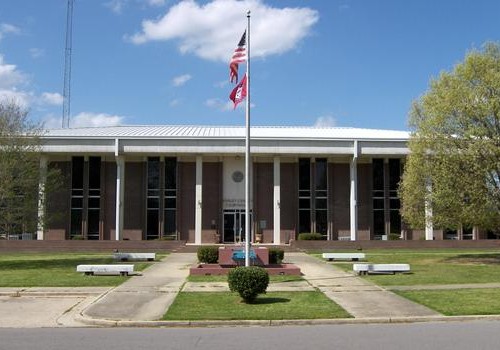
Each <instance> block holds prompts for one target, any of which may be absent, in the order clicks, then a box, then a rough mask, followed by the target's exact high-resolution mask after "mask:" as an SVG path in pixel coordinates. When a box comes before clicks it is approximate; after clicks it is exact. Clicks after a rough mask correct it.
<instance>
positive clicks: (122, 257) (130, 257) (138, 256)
mask: <svg viewBox="0 0 500 350" xmlns="http://www.w3.org/2000/svg"><path fill="white" fill-rule="evenodd" d="M113 258H114V259H115V260H119V261H139V260H147V261H154V260H155V259H156V253H113Z"/></svg>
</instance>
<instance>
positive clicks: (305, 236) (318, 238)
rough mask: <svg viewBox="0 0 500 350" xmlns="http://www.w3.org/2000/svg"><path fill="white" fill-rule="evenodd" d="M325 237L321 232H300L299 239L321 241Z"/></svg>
mask: <svg viewBox="0 0 500 350" xmlns="http://www.w3.org/2000/svg"><path fill="white" fill-rule="evenodd" d="M323 239H325V237H324V236H323V235H322V234H320V233H299V241H321V240H323Z"/></svg>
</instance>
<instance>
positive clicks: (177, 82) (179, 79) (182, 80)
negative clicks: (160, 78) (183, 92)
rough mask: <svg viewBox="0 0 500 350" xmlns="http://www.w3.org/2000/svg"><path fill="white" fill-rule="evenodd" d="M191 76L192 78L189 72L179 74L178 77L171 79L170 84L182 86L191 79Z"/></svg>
mask: <svg viewBox="0 0 500 350" xmlns="http://www.w3.org/2000/svg"><path fill="white" fill-rule="evenodd" d="M191 78H192V76H191V74H183V75H179V76H178V77H175V78H174V79H172V84H173V85H174V86H182V85H184V84H186V83H187V82H188V81H189V80H191Z"/></svg>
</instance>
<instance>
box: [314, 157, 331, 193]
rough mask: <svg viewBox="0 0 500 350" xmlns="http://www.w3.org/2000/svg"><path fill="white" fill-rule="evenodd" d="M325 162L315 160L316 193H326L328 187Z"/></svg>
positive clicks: (322, 159)
mask: <svg viewBox="0 0 500 350" xmlns="http://www.w3.org/2000/svg"><path fill="white" fill-rule="evenodd" d="M326 169H327V162H326V159H325V158H320V159H316V174H315V175H316V176H315V180H316V181H315V185H316V188H315V189H316V191H321V190H323V191H326V190H327V186H328V184H327V183H328V181H327V170H326Z"/></svg>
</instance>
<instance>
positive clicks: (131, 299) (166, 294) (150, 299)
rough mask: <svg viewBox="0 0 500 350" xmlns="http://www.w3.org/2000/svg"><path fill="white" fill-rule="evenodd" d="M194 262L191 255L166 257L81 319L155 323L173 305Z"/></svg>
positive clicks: (102, 299)
mask: <svg viewBox="0 0 500 350" xmlns="http://www.w3.org/2000/svg"><path fill="white" fill-rule="evenodd" d="M196 261H197V259H196V254H194V253H174V254H169V255H168V256H167V257H165V258H164V259H163V260H162V261H160V262H158V263H156V264H154V265H153V266H151V267H150V268H148V269H146V270H145V271H144V272H143V273H142V275H140V276H134V277H132V278H130V279H129V280H128V281H126V282H125V283H123V284H121V285H120V286H118V287H116V288H114V289H111V290H110V291H109V292H107V293H106V294H105V295H103V296H102V297H101V298H100V299H99V300H97V301H96V302H95V303H94V304H92V305H91V306H90V307H89V308H87V309H86V310H84V312H83V314H82V315H83V316H84V317H86V318H94V319H107V320H130V321H150V320H158V319H160V318H161V317H162V316H163V314H164V313H165V310H167V309H168V307H169V306H170V304H172V302H173V301H174V299H175V297H176V295H177V293H178V292H179V291H180V289H181V287H182V285H183V284H184V282H185V280H186V277H187V276H188V274H189V267H190V266H191V265H193V264H194V263H195V262H196Z"/></svg>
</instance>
